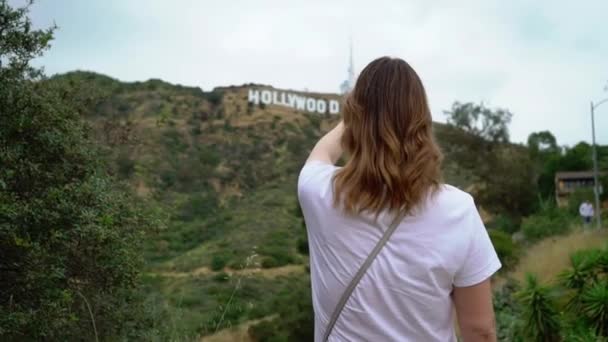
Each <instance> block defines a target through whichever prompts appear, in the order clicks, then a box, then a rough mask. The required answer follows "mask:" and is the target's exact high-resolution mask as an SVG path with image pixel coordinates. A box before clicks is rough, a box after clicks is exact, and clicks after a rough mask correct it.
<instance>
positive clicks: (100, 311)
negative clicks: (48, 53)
mask: <svg viewBox="0 0 608 342" xmlns="http://www.w3.org/2000/svg"><path fill="white" fill-rule="evenodd" d="M28 8H29V5H27V6H26V7H23V8H18V9H13V8H11V7H10V6H8V4H7V1H6V0H0V61H1V62H2V64H1V65H0V110H1V111H0V122H2V124H1V125H0V165H2V167H1V168H0V339H2V340H71V339H86V340H92V339H94V338H95V339H97V338H107V339H110V338H111V337H112V336H114V337H115V336H121V335H122V336H127V333H128V332H126V331H124V329H126V327H131V328H133V327H136V326H137V325H138V324H140V322H139V321H138V318H137V317H139V316H138V315H139V314H140V313H141V312H140V311H139V310H142V306H141V305H140V304H141V303H140V302H138V301H137V298H138V297H137V292H135V290H136V289H137V285H138V279H139V270H140V269H141V267H142V258H141V254H140V243H141V241H142V240H143V234H144V232H145V228H144V227H154V226H155V225H156V224H157V221H156V220H153V219H151V218H150V216H149V215H148V214H147V213H146V212H145V211H144V210H143V209H141V208H139V206H138V205H136V204H134V203H137V202H138V201H135V200H134V199H133V198H131V195H130V194H129V193H126V192H124V191H121V190H118V186H117V184H116V183H115V182H114V181H113V180H112V179H111V178H109V177H108V176H107V175H106V171H105V166H104V164H103V162H102V160H100V159H99V157H98V153H97V149H96V147H95V146H94V145H92V143H91V142H90V141H89V139H88V136H89V131H88V129H87V127H86V126H85V125H84V123H83V122H82V120H81V113H82V112H83V106H84V105H85V103H81V102H79V101H76V100H75V99H74V97H73V96H72V94H71V92H70V89H67V88H64V87H61V86H56V85H52V84H50V83H47V82H43V81H42V80H43V75H42V73H41V72H40V71H39V70H36V69H34V68H32V67H31V66H30V65H29V62H30V60H31V59H32V58H34V57H36V56H39V55H41V53H42V52H43V51H44V50H45V49H47V48H48V46H49V45H48V44H49V41H50V40H51V38H52V34H53V28H51V29H48V30H32V29H31V22H30V20H29V19H28V17H27V13H28ZM139 202H140V201H139Z"/></svg>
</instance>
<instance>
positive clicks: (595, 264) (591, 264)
mask: <svg viewBox="0 0 608 342" xmlns="http://www.w3.org/2000/svg"><path fill="white" fill-rule="evenodd" d="M603 254H605V253H604V252H603V251H600V250H597V249H591V250H582V251H577V252H575V253H573V254H572V255H570V266H571V268H569V269H567V270H564V271H563V272H561V273H560V274H559V275H558V280H559V282H560V284H561V285H562V286H564V287H565V288H566V289H568V290H572V292H573V293H572V297H571V298H570V300H569V301H568V303H567V304H566V309H568V310H578V306H579V304H580V296H581V293H582V292H583V290H584V288H585V287H586V286H588V285H589V284H593V283H595V282H596V280H597V278H598V275H599V273H600V272H601V270H600V260H601V259H602V257H603Z"/></svg>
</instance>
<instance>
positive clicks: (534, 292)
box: [517, 274, 560, 342]
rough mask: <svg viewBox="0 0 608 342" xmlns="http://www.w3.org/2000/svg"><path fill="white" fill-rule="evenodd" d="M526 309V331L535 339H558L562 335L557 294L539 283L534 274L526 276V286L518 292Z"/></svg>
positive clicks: (524, 317) (547, 341)
mask: <svg viewBox="0 0 608 342" xmlns="http://www.w3.org/2000/svg"><path fill="white" fill-rule="evenodd" d="M517 296H518V298H519V300H520V302H521V304H522V306H523V308H524V310H523V319H524V322H525V325H524V332H525V333H526V335H527V336H528V337H530V338H531V339H533V340H534V341H546V342H550V341H557V340H559V335H560V324H559V316H558V311H557V305H556V302H555V300H556V294H555V292H554V290H553V289H551V288H549V287H547V286H543V285H540V284H538V281H537V280H536V277H535V276H534V275H532V274H528V275H527V276H526V284H525V286H524V288H523V289H522V290H521V291H520V292H519V293H518V294H517Z"/></svg>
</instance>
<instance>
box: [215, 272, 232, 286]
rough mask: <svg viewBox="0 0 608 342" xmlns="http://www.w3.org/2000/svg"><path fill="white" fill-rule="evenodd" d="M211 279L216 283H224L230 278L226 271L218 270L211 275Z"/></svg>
mask: <svg viewBox="0 0 608 342" xmlns="http://www.w3.org/2000/svg"><path fill="white" fill-rule="evenodd" d="M212 279H213V281H217V282H218V283H225V282H228V280H230V276H229V275H228V273H226V272H220V273H218V274H216V275H214V276H213V278H212Z"/></svg>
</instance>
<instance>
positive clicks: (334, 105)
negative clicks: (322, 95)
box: [329, 100, 340, 114]
mask: <svg viewBox="0 0 608 342" xmlns="http://www.w3.org/2000/svg"><path fill="white" fill-rule="evenodd" d="M329 113H330V114H338V113H340V102H338V101H337V100H329Z"/></svg>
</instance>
